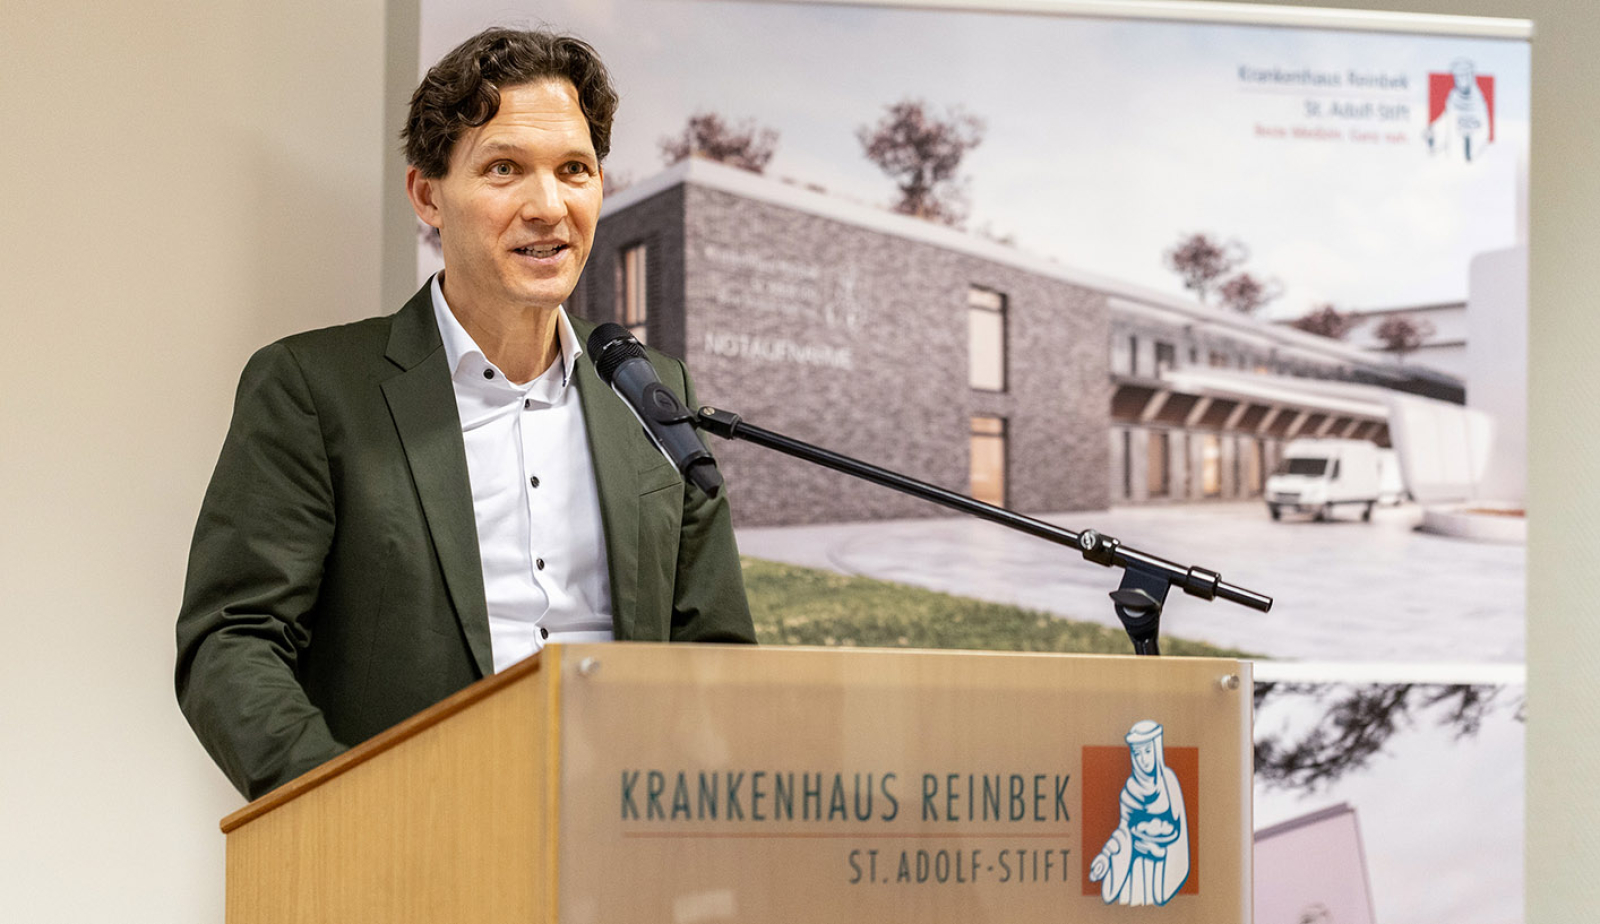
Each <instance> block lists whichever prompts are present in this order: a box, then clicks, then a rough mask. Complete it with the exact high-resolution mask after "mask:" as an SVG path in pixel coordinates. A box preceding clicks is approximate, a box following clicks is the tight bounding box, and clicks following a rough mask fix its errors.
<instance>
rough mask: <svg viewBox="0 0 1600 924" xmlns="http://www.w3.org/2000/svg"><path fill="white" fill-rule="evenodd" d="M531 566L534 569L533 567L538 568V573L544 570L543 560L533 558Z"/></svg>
mask: <svg viewBox="0 0 1600 924" xmlns="http://www.w3.org/2000/svg"><path fill="white" fill-rule="evenodd" d="M533 566H534V567H535V568H538V569H539V570H540V571H543V570H544V559H542V558H535V559H534V560H533Z"/></svg>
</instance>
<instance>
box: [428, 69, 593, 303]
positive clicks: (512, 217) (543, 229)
mask: <svg viewBox="0 0 1600 924" xmlns="http://www.w3.org/2000/svg"><path fill="white" fill-rule="evenodd" d="M601 185H602V174H601V170H600V160H599V158H598V157H596V156H595V151H594V144H593V143H592V142H591V141H590V140H589V123H588V120H586V119H585V118H584V117H583V111H582V109H581V108H580V107H579V106H578V94H577V91H576V90H574V89H573V86H572V84H571V82H569V81H566V80H559V79H557V80H546V81H540V82H538V83H530V84H523V85H521V86H515V87H507V88H504V89H502V90H501V92H500V110H499V111H498V112H497V113H495V117H494V118H493V119H490V120H489V121H488V122H487V123H486V124H484V125H481V126H479V127H477V128H475V129H470V130H468V131H467V132H466V133H465V134H463V135H462V136H461V138H460V139H459V140H457V141H456V144H455V148H454V149H453V150H451V152H450V168H449V171H448V172H447V173H446V174H445V175H444V176H443V177H438V178H434V179H427V178H425V177H423V176H421V175H420V174H419V173H418V172H417V170H416V168H414V167H413V168H411V169H410V170H408V171H407V173H406V189H407V192H408V193H409V194H410V196H411V203H412V207H413V208H415V209H416V212H417V215H418V217H420V218H421V219H422V220H423V221H425V222H427V223H428V224H430V225H432V226H433V227H435V228H438V229H439V238H440V242H441V243H442V245H443V247H444V265H445V276H444V286H445V297H446V298H447V299H448V300H449V301H450V304H451V306H452V307H455V308H457V309H458V310H460V309H465V310H468V311H471V312H474V313H481V312H495V313H499V312H517V311H522V310H526V309H529V308H534V309H539V310H546V311H548V310H553V309H554V308H555V307H556V306H557V305H559V304H561V303H562V302H563V301H565V300H566V298H567V296H568V295H571V294H572V290H573V287H574V286H576V285H577V283H578V274H579V273H581V272H582V271H583V265H584V262H585V261H587V260H588V259H589V250H590V248H591V247H592V246H593V245H594V229H595V223H596V221H597V220H598V219H599V217H600V200H601Z"/></svg>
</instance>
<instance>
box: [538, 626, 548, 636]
mask: <svg viewBox="0 0 1600 924" xmlns="http://www.w3.org/2000/svg"><path fill="white" fill-rule="evenodd" d="M539 637H540V638H549V637H550V630H549V629H546V628H545V627H544V626H540V627H539Z"/></svg>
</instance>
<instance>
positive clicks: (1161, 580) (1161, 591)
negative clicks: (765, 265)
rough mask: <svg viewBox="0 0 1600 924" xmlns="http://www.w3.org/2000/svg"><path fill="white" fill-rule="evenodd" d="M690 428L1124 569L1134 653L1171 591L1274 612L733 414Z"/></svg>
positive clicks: (1122, 591)
mask: <svg viewBox="0 0 1600 924" xmlns="http://www.w3.org/2000/svg"><path fill="white" fill-rule="evenodd" d="M694 425H695V426H696V427H698V428H700V429H702V430H705V431H706V432H707V433H710V434H712V435H714V436H720V437H722V438H723V439H729V440H744V441H745V442H748V443H755V444H756V445H758V446H764V447H766V448H768V449H773V450H776V451H778V452H781V453H783V454H785V455H788V456H793V457H795V458H797V459H801V460H804V461H806V462H811V463H814V464H817V465H821V466H823V467H825V468H831V469H833V470H834V471H837V472H843V473H844V474H846V475H851V476H853V477H856V478H860V479H862V480H864V481H870V482H872V483H873V484H878V485H882V486H883V487H886V488H892V489H894V490H896V491H899V492H901V493H902V494H909V495H911V496H912V497H920V498H922V499H923V500H926V501H931V502H932V503H935V504H938V505H940V506H942V507H948V508H950V509H952V510H957V511H960V512H962V513H965V514H968V515H970V516H975V517H978V518H980V519H984V520H988V521H990V522H991V523H998V524H1000V525H1001V526H1005V527H1007V528H1009V529H1014V530H1016V531H1018V532H1022V533H1027V534H1028V535H1030V536H1036V537H1038V538H1040V539H1044V540H1046V541H1048V542H1054V543H1056V544H1057V545H1064V546H1070V547H1072V548H1075V549H1077V550H1078V551H1079V552H1080V553H1081V554H1082V555H1083V557H1084V558H1086V559H1088V560H1089V561H1091V562H1094V563H1095V564H1097V565H1104V566H1105V567H1108V568H1121V569H1123V577H1122V584H1121V585H1120V586H1119V587H1118V589H1117V590H1116V591H1114V592H1113V593H1112V594H1111V600H1112V603H1113V605H1114V606H1115V608H1116V611H1117V616H1118V618H1119V619H1121V620H1122V624H1123V628H1125V629H1126V630H1127V632H1128V637H1129V638H1130V639H1132V640H1133V647H1134V652H1135V653H1136V654H1141V655H1156V654H1160V648H1159V643H1158V638H1159V635H1160V627H1161V609H1162V607H1163V606H1164V605H1165V603H1166V596H1167V591H1169V590H1171V589H1172V588H1173V587H1174V586H1176V587H1178V588H1180V589H1181V590H1183V592H1184V593H1187V594H1189V595H1190V596H1194V597H1199V598H1200V599H1202V600H1211V599H1215V598H1217V597H1221V598H1222V599H1224V600H1227V601H1229V602H1232V603H1237V604H1240V605H1241V606H1247V607H1250V608H1251V609H1254V610H1259V611H1261V612H1263V613H1265V612H1267V611H1269V610H1271V609H1272V598H1271V597H1268V596H1265V595H1263V594H1259V593H1256V592H1255V591H1253V590H1246V589H1245V588H1243V587H1238V586H1236V585H1233V584H1229V583H1226V582H1224V581H1223V580H1222V576H1221V575H1219V574H1218V573H1217V572H1215V571H1210V570H1208V569H1205V568H1200V567H1184V566H1182V565H1179V564H1176V563H1174V562H1170V561H1167V560H1166V559H1164V558H1158V557H1156V556H1154V555H1150V554H1148V553H1145V552H1141V551H1139V550H1138V549H1134V548H1131V547H1129V546H1126V545H1124V544H1122V543H1121V542H1120V541H1118V540H1117V539H1114V538H1112V537H1111V536H1107V535H1104V534H1103V533H1099V532H1096V531H1095V530H1092V529H1086V530H1083V531H1082V532H1074V531H1073V530H1070V529H1065V528H1063V527H1060V526H1056V525H1054V524H1051V523H1046V522H1044V521H1043V520H1036V519H1034V518H1032V517H1026V516H1023V515H1022V514H1019V513H1013V512H1012V511H1010V510H1007V509H1005V508H1004V507H997V506H995V505H993V504H986V503H984V502H983V501H979V500H974V499H972V498H970V497H967V496H966V495H963V494H957V493H956V492H954V491H950V490H947V489H945V488H941V487H937V486H935V485H931V484H928V483H927V482H925V481H918V480H917V479H915V478H910V477H907V476H905V475H902V474H900V473H898V472H893V471H890V470H889V469H886V468H882V467H880V466H877V465H872V464H870V463H867V462H862V461H860V460H859V459H853V458H851V457H850V456H846V455H841V454H840V453H837V452H833V451H831V450H827V449H823V448H821V447H819V446H813V445H811V444H810V443H805V442H801V441H800V440H797V439H793V438H791V437H787V436H784V435H783V434H781V433H775V432H773V431H771V430H765V429H762V428H761V427H757V426H754V425H752V424H749V423H746V422H745V421H744V419H743V418H741V417H740V416H739V415H738V414H735V413H733V412H731V411H726V410H722V409H719V408H714V407H702V408H700V410H699V413H698V414H696V415H695V419H694Z"/></svg>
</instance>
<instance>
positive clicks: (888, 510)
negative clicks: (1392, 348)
mask: <svg viewBox="0 0 1600 924" xmlns="http://www.w3.org/2000/svg"><path fill="white" fill-rule="evenodd" d="M569 308H570V309H572V310H573V311H574V312H575V313H579V314H583V315H585V316H588V317H591V318H596V319H607V318H610V319H615V320H618V321H619V322H621V323H623V324H624V325H626V326H629V327H630V328H632V329H633V330H635V332H636V333H637V334H639V335H640V336H641V337H642V339H645V340H647V341H648V342H649V343H650V344H651V345H653V346H656V347H658V348H660V349H662V350H664V351H665V352H667V353H670V354H673V355H677V356H682V357H683V358H685V359H686V360H687V361H688V363H689V367H690V369H691V370H692V371H693V373H694V376H695V384H696V388H697V391H698V394H697V396H696V397H697V399H698V401H699V402H700V403H701V404H714V405H718V406H721V407H726V408H727V409H729V410H733V411H735V412H737V413H739V414H741V415H743V416H744V417H745V418H746V419H747V420H749V421H750V422H751V423H752V424H755V425H758V426H762V427H765V428H767V429H770V430H775V431H778V432H780V433H783V434H786V435H789V436H792V437H795V438H798V439H802V440H806V441H808V442H812V443H816V444H818V445H821V446H824V447H826V448H829V449H832V450H835V451H837V452H842V453H845V454H848V455H852V456H856V457H858V458H861V459H863V460H866V461H868V462H872V463H875V464H878V465H881V466H884V467H886V468H890V469H894V470H896V471H900V472H903V473H905V474H908V475H911V476H912V477H915V478H920V479H923V480H925V481H929V482H932V483H934V484H937V485H940V486H942V487H945V488H949V489H951V490H954V491H958V492H960V493H963V494H971V495H973V496H976V497H980V498H981V499H984V500H990V501H991V502H995V503H999V504H1001V505H1003V506H1006V507H1009V508H1012V509H1017V510H1022V511H1030V512H1052V511H1072V510H1084V509H1104V508H1105V507H1107V506H1109V505H1111V504H1113V503H1128V502H1133V503H1141V502H1151V501H1162V500H1182V499H1201V498H1206V497H1233V498H1237V497H1249V496H1255V495H1257V494H1259V492H1260V484H1261V479H1262V475H1263V472H1264V470H1265V469H1266V468H1267V467H1269V466H1270V465H1271V464H1273V463H1274V462H1275V461H1276V458H1277V454H1278V452H1279V451H1280V449H1281V445H1282V443H1283V442H1284V441H1285V440H1287V439H1289V438H1292V437H1294V436H1296V435H1312V434H1313V433H1318V434H1322V435H1346V436H1355V437H1358V438H1370V439H1375V440H1378V441H1380V442H1382V441H1383V440H1384V439H1385V437H1386V430H1385V427H1386V424H1385V421H1384V413H1385V412H1384V409H1383V407H1382V405H1381V402H1379V403H1375V402H1374V401H1373V400H1372V399H1371V396H1370V394H1365V395H1363V394H1361V393H1359V392H1358V393H1355V394H1354V396H1352V394H1329V393H1326V391H1324V392H1318V391H1316V390H1311V391H1307V390H1304V389H1300V390H1294V389H1285V388H1283V387H1281V385H1282V383H1284V382H1289V381H1293V380H1295V379H1296V377H1298V378H1299V379H1321V380H1328V381H1329V382H1330V383H1333V384H1332V385H1331V387H1333V388H1335V389H1337V388H1339V387H1344V388H1346V390H1347V391H1348V389H1351V388H1355V389H1358V390H1359V389H1366V390H1367V391H1368V392H1371V391H1373V390H1375V389H1381V388H1384V387H1386V388H1402V389H1405V390H1410V391H1428V390H1430V389H1432V390H1435V391H1438V390H1440V389H1442V390H1443V393H1442V396H1443V397H1446V398H1449V397H1451V394H1450V391H1451V389H1452V388H1453V389H1454V390H1455V392H1456V393H1459V391H1460V387H1459V381H1455V380H1451V379H1449V378H1448V377H1439V376H1431V375H1429V374H1427V373H1425V372H1423V373H1421V374H1420V377H1419V374H1418V372H1417V370H1403V369H1400V368H1399V367H1396V366H1395V365H1394V364H1392V363H1389V364H1388V365H1385V364H1384V361H1383V360H1381V359H1375V358H1373V357H1372V356H1371V355H1370V354H1365V353H1363V352H1362V351H1360V350H1357V349H1355V348H1352V347H1347V346H1344V345H1342V344H1337V343H1334V342H1332V341H1325V340H1322V339H1321V338H1315V337H1311V336H1309V335H1306V334H1302V333H1300V332H1298V331H1293V330H1286V329H1284V328H1282V327H1281V326H1278V325H1273V324H1268V323H1264V322H1260V321H1256V320H1254V319H1251V318H1245V317H1240V316H1237V315H1232V316H1230V315H1227V314H1225V313H1223V312H1220V311H1218V310H1217V309H1212V308H1207V307H1206V306H1202V305H1198V304H1194V303H1192V302H1189V301H1186V300H1184V299H1181V298H1176V297H1173V296H1168V295H1165V294H1164V293H1154V292H1150V291H1148V290H1142V289H1139V288H1137V287H1132V286H1129V285H1127V284H1125V283H1121V282H1119V281H1116V280H1110V279H1106V278H1103V277H1096V276H1094V275H1092V274H1088V273H1083V272H1080V271H1076V270H1073V269H1070V268H1067V267H1064V266H1062V265H1060V264H1057V263H1055V262H1053V261H1049V260H1044V259H1041V258H1039V257H1035V256H1032V255H1029V254H1026V253H1024V252H1022V251H1019V250H1017V249H1015V248H1011V247H1006V246H1003V245H1001V244H998V243H995V242H993V241H989V240H986V239H982V238H978V237H974V236H972V235H969V234H966V233H964V232H961V231H959V230H956V229H952V228H947V227H942V226H938V225H934V224H931V223H929V222H925V221H920V220H917V219H913V218H909V217H906V216H902V215H897V214H893V213H889V212H886V211H884V210H882V209H879V208H876V207H872V206H867V205H862V204H858V203H853V202H848V201H844V200H840V199H838V198H836V197H832V196H828V195H826V194H824V193H821V192H818V191H815V190H809V189H805V188H802V187H799V186H795V185H793V184H789V183H785V182H782V181H777V180H773V179H769V178H766V177H762V176H758V175H755V174H751V173H747V172H745V171H741V170H736V169H733V168H730V167H725V166H722V165H719V164H715V163H709V162H706V161H700V160H691V161H686V162H684V163H681V164H679V165H677V166H675V167H673V168H670V169H668V170H667V171H665V172H663V173H661V174H658V175H656V176H654V177H651V178H650V179H647V180H645V181H642V182H641V183H639V184H637V185H635V186H632V187H629V188H628V189H625V190H623V191H621V192H619V193H617V194H615V195H613V196H610V197H608V199H607V202H606V206H605V210H604V213H603V215H602V219H601V222H600V226H599V230H598V232H597V234H596V238H595V246H594V250H593V252H592V254H591V256H590V261H589V266H588V269H587V270H586V272H585V274H584V277H583V280H582V281H581V282H580V284H579V288H578V290H577V291H576V292H575V293H574V294H573V297H572V300H571V301H570V302H569ZM1262 373H1267V374H1266V375H1262ZM1263 383H1276V385H1277V386H1280V387H1274V388H1262V387H1261V385H1262V384H1263ZM1360 383H1365V384H1360ZM1454 400H1456V401H1459V400H1460V398H1459V396H1457V397H1455V398H1454ZM1108 436H1109V438H1108ZM713 449H714V450H715V451H716V452H717V455H718V459H719V461H720V463H721V465H722V468H723V471H724V473H725V475H726V476H727V479H728V481H729V483H730V485H731V490H732V492H733V498H734V507H735V511H736V513H735V516H736V519H737V521H738V522H739V523H740V524H744V525H778V524H797V523H821V522H837V521H846V520H858V519H879V518H890V517H911V516H926V515H930V514H934V513H937V512H939V508H936V507H934V506H932V505H929V504H927V503H925V502H922V501H917V500H914V499H912V498H907V497H902V496H900V495H898V494H896V493H894V492H891V491H889V490H888V489H885V488H881V487H878V486H876V485H871V484H868V483H865V482H861V481H856V480H854V479H850V478H848V477H846V476H844V475H840V474H837V473H834V472H831V471H828V470H826V469H822V468H819V467H816V466H811V465H807V464H805V463H802V462H799V461H798V460H793V459H789V458H787V457H785V456H782V455H780V454H778V453H776V452H773V451H771V450H767V449H763V448H761V447H758V446H754V445H750V444H746V443H738V442H724V441H720V440H715V441H714V445H713Z"/></svg>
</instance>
